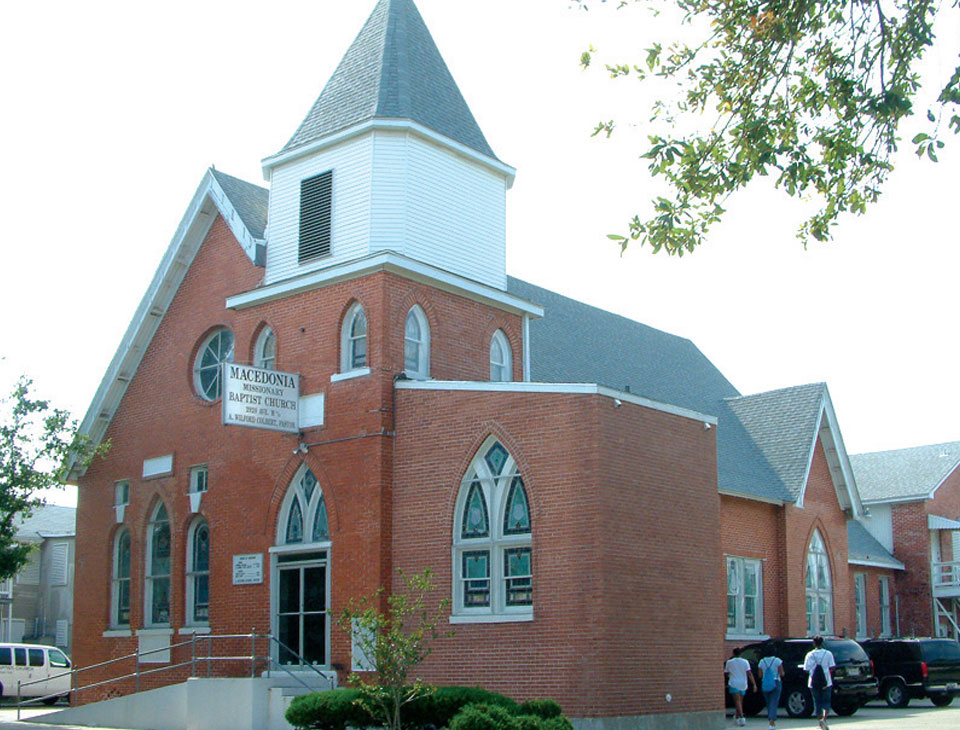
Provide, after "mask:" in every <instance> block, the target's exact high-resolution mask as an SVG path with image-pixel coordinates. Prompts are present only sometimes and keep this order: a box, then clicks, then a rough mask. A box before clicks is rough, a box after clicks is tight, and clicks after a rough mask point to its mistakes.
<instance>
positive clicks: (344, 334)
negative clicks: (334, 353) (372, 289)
mask: <svg viewBox="0 0 960 730" xmlns="http://www.w3.org/2000/svg"><path fill="white" fill-rule="evenodd" d="M361 324H362V326H363V331H362V333H361V332H360V331H359V327H360V325H361ZM369 330H370V322H369V320H368V319H367V314H366V312H364V310H363V305H362V304H360V302H354V303H353V305H352V306H351V307H350V309H349V310H347V316H346V317H344V318H343V327H342V329H341V331H340V372H341V373H369V372H370V367H369V366H370V351H369V344H370V339H369Z"/></svg>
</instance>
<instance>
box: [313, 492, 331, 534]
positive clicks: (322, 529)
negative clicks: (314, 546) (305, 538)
mask: <svg viewBox="0 0 960 730" xmlns="http://www.w3.org/2000/svg"><path fill="white" fill-rule="evenodd" d="M329 539H330V523H329V521H328V520H327V503H326V502H325V501H324V499H323V495H322V494H321V495H320V501H319V502H318V503H317V510H316V512H315V513H314V516H313V542H323V541H324V540H329Z"/></svg>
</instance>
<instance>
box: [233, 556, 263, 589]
mask: <svg viewBox="0 0 960 730" xmlns="http://www.w3.org/2000/svg"><path fill="white" fill-rule="evenodd" d="M256 583H263V553H252V554H250V555H234V556H233V584H234V585H235V586H248V585H254V584H256Z"/></svg>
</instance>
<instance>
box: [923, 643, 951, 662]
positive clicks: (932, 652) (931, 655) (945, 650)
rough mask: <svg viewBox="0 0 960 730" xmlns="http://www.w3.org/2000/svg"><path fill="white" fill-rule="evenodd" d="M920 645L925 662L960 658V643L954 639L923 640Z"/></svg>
mask: <svg viewBox="0 0 960 730" xmlns="http://www.w3.org/2000/svg"><path fill="white" fill-rule="evenodd" d="M920 646H921V647H922V651H923V660H924V661H926V662H937V661H944V660H946V659H950V660H960V644H957V642H955V641H924V642H923V643H922V644H921V645H920Z"/></svg>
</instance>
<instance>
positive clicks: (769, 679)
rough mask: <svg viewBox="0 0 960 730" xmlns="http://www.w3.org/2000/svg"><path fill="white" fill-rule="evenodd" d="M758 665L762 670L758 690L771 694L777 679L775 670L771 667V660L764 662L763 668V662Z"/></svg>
mask: <svg viewBox="0 0 960 730" xmlns="http://www.w3.org/2000/svg"><path fill="white" fill-rule="evenodd" d="M760 664H761V667H760V668H761V669H763V683H762V684H761V685H760V689H762V690H763V691H764V692H772V691H773V690H774V689H776V686H777V680H778V679H779V677H778V676H777V670H776V669H775V668H774V666H773V659H768V660H766V664H767V666H765V667H764V666H763V662H761V663H760Z"/></svg>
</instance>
